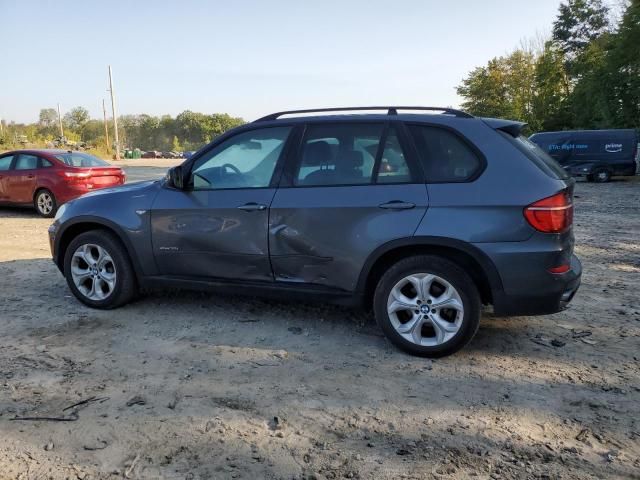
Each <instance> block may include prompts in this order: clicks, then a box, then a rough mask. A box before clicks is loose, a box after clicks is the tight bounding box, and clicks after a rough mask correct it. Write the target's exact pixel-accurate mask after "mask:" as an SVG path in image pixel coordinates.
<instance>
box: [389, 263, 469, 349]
mask: <svg viewBox="0 0 640 480" xmlns="http://www.w3.org/2000/svg"><path fill="white" fill-rule="evenodd" d="M387 313H388V315H389V319H390V320H391V324H392V325H393V328H395V329H396V331H397V332H398V333H399V334H400V335H401V336H402V337H403V338H404V339H406V340H408V341H410V342H412V343H415V344H416V345H420V346H428V347H434V346H437V345H442V344H443V343H446V342H448V341H449V340H451V338H453V336H454V335H455V334H456V333H457V332H458V330H460V327H461V326H462V319H463V318H464V307H463V304H462V298H460V294H459V293H458V291H457V290H456V289H455V288H454V287H453V285H451V284H450V283H449V282H447V281H446V280H445V279H443V278H441V277H438V276H436V275H432V274H430V273H414V274H412V275H409V276H407V277H404V278H403V279H402V280H400V281H399V282H398V283H396V284H395V286H394V287H393V288H392V289H391V292H390V293H389V298H388V300H387Z"/></svg>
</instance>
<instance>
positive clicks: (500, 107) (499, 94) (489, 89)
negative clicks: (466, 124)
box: [456, 58, 513, 117]
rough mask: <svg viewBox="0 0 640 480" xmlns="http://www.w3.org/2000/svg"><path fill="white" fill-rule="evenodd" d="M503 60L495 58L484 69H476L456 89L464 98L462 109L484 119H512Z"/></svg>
mask: <svg viewBox="0 0 640 480" xmlns="http://www.w3.org/2000/svg"><path fill="white" fill-rule="evenodd" d="M505 77H506V72H505V66H504V64H503V61H502V59H499V58H494V59H493V60H490V61H489V63H488V64H487V65H486V66H484V67H476V68H475V69H474V70H472V71H471V73H469V75H468V76H467V77H466V78H465V79H463V80H462V83H461V84H460V85H459V86H458V87H457V88H456V91H457V92H458V95H460V96H461V97H464V101H463V102H462V108H464V109H465V110H467V111H468V112H470V113H471V114H473V115H477V116H482V117H511V116H513V111H512V109H511V105H510V104H509V102H508V100H507V88H508V87H507V82H506V78H505Z"/></svg>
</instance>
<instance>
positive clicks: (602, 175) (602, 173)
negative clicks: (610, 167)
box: [598, 171, 609, 180]
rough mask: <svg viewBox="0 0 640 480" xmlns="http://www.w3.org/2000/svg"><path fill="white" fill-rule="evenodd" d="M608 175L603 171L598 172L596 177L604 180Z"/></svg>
mask: <svg viewBox="0 0 640 480" xmlns="http://www.w3.org/2000/svg"><path fill="white" fill-rule="evenodd" d="M608 177H609V174H608V173H607V172H605V171H602V172H598V178H599V179H600V180H606V179H607V178H608Z"/></svg>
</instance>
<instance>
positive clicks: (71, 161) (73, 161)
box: [54, 152, 110, 167]
mask: <svg viewBox="0 0 640 480" xmlns="http://www.w3.org/2000/svg"><path fill="white" fill-rule="evenodd" d="M54 156H55V157H56V158H57V159H58V160H60V161H62V162H64V163H65V164H66V165H69V166H70V167H108V166H110V164H109V163H107V162H105V161H104V160H102V159H100V158H98V157H94V156H93V155H89V154H88V153H82V152H68V153H56V154H55V155H54Z"/></svg>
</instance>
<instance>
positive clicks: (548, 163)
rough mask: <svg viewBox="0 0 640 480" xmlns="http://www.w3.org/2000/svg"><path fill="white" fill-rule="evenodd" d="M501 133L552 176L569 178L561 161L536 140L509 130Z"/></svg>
mask: <svg viewBox="0 0 640 480" xmlns="http://www.w3.org/2000/svg"><path fill="white" fill-rule="evenodd" d="M499 133H500V134H501V135H502V136H503V137H504V138H506V139H507V140H508V141H509V142H511V143H512V144H513V145H514V146H515V147H516V148H517V149H518V150H520V151H521V152H522V153H524V155H525V156H526V157H527V158H528V159H529V160H531V161H532V162H533V163H534V164H535V165H536V166H537V167H538V168H540V169H541V170H542V171H543V172H545V173H546V174H547V175H549V176H550V177H552V178H562V179H566V178H569V176H568V174H567V172H566V171H565V170H564V168H562V167H561V166H560V163H558V161H557V160H555V159H554V158H552V157H551V156H550V155H548V154H547V153H546V152H544V151H543V150H542V149H541V148H540V147H539V146H538V145H537V144H536V143H535V142H533V141H531V140H530V139H528V138H527V137H525V136H524V135H519V136H517V137H514V136H512V135H510V134H508V133H507V132H502V131H500V132H499Z"/></svg>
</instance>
